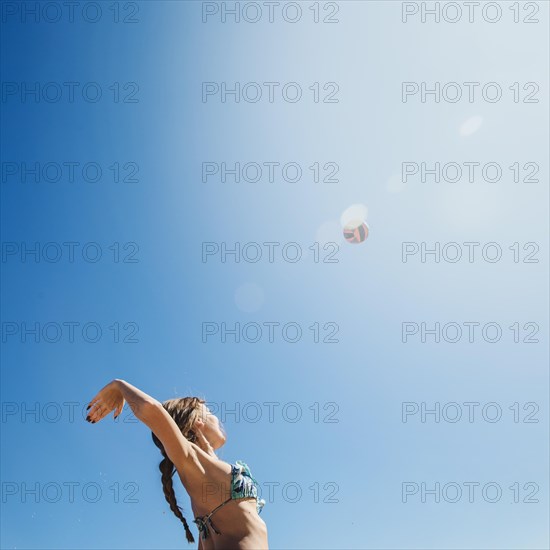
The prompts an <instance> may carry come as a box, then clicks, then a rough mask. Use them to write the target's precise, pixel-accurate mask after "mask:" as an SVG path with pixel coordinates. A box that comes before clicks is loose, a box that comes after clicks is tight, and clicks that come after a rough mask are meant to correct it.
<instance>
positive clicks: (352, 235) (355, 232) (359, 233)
mask: <svg viewBox="0 0 550 550" xmlns="http://www.w3.org/2000/svg"><path fill="white" fill-rule="evenodd" d="M368 236H369V226H368V225H367V224H366V223H365V222H364V221H351V222H348V224H347V225H346V227H344V238H345V239H346V241H348V243H352V244H359V243H362V242H363V241H364V240H365V239H366V238H367V237H368Z"/></svg>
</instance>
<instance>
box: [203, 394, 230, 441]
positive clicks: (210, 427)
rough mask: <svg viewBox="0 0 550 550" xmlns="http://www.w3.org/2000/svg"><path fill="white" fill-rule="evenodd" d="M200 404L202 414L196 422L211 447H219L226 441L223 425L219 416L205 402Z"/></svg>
mask: <svg viewBox="0 0 550 550" xmlns="http://www.w3.org/2000/svg"><path fill="white" fill-rule="evenodd" d="M201 406H202V415H201V416H200V418H199V421H198V424H199V426H200V428H201V429H202V432H203V434H204V437H206V439H208V441H209V443H210V445H212V448H213V449H219V448H220V447H221V446H222V445H223V444H224V443H225V442H226V441H227V437H226V434H225V430H224V429H223V425H222V423H221V422H220V420H219V418H218V417H217V416H216V415H215V414H213V413H212V412H211V411H210V409H209V408H208V407H207V406H206V404H204V403H202V404H201ZM201 421H202V423H201Z"/></svg>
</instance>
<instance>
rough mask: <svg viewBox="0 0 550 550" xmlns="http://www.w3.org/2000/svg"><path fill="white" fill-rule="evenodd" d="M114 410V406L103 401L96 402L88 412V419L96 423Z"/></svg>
mask: <svg viewBox="0 0 550 550" xmlns="http://www.w3.org/2000/svg"><path fill="white" fill-rule="evenodd" d="M112 410H113V406H112V405H111V406H109V405H107V404H105V403H103V402H101V401H98V402H96V403H95V405H94V406H93V407H92V408H91V409H90V411H89V412H88V416H87V419H88V418H89V419H90V421H91V422H93V423H95V422H98V421H99V420H101V419H102V418H103V417H104V416H105V415H107V414H109V412H110V411H112Z"/></svg>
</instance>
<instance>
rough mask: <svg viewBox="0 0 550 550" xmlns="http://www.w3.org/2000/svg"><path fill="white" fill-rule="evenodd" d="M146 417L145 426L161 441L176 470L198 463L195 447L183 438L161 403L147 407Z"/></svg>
mask: <svg viewBox="0 0 550 550" xmlns="http://www.w3.org/2000/svg"><path fill="white" fill-rule="evenodd" d="M144 417H145V418H144V420H145V424H147V426H148V427H149V428H150V429H151V431H152V432H153V433H154V434H155V435H156V436H157V437H158V438H159V439H160V442H161V443H162V446H163V447H164V450H165V451H166V454H167V456H168V458H169V459H170V460H171V461H172V462H173V464H174V466H176V469H178V470H179V469H180V468H183V467H184V466H187V465H188V464H189V463H191V462H192V463H197V460H196V457H195V451H194V449H193V446H192V445H191V443H190V442H189V441H188V440H187V439H186V438H185V437H184V436H183V434H182V433H181V431H180V429H179V428H178V425H177V424H176V423H175V422H174V419H173V418H172V417H171V416H170V415H169V414H168V412H167V411H166V410H165V409H164V407H163V406H162V404H161V403H160V402H156V403H151V404H149V405H147V412H146V414H145V415H144Z"/></svg>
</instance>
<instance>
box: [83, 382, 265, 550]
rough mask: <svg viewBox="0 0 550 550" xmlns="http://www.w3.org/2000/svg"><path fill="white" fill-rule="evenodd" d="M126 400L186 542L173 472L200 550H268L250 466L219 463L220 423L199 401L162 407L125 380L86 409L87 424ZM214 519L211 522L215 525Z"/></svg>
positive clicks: (117, 409)
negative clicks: (152, 450)
mask: <svg viewBox="0 0 550 550" xmlns="http://www.w3.org/2000/svg"><path fill="white" fill-rule="evenodd" d="M125 401H127V402H128V405H129V406H130V407H131V409H132V411H133V413H134V414H135V416H136V418H138V419H139V420H141V422H143V423H144V424H146V425H147V426H148V427H149V428H150V430H151V431H152V437H153V441H154V443H155V445H157V447H158V448H159V449H160V452H161V453H162V456H163V460H162V461H161V463H160V465H159V469H160V471H161V473H162V488H163V490H164V496H165V498H166V500H167V502H168V504H169V505H170V509H171V510H172V512H174V514H175V515H176V517H177V518H178V519H179V520H180V521H181V522H182V523H183V526H184V527H185V533H186V536H187V541H188V542H195V539H194V538H193V535H192V533H191V530H190V529H189V525H188V524H187V520H186V519H185V517H184V516H183V514H182V510H181V508H180V507H179V506H178V505H177V503H176V496H175V494H174V489H173V486H172V476H173V475H174V473H175V472H176V471H177V472H178V475H179V478H180V480H181V482H182V484H183V486H184V487H185V489H186V491H187V493H188V494H189V497H190V499H191V508H192V509H193V514H194V516H195V519H194V520H193V522H194V523H195V524H196V525H197V527H198V529H199V546H198V548H199V550H221V549H224V550H225V549H231V550H233V549H242V550H259V549H267V548H268V542H267V527H266V524H265V522H264V521H263V520H262V519H261V518H260V516H259V513H260V511H261V509H262V507H263V505H264V504H265V501H264V500H263V499H259V498H258V487H257V483H256V481H255V480H254V478H253V477H252V474H251V472H250V469H249V468H248V466H247V465H246V464H245V463H244V462H241V461H239V460H238V461H237V462H236V463H235V464H234V465H233V464H228V463H226V462H223V461H222V460H220V459H219V458H218V457H217V456H216V453H215V452H214V451H215V450H216V449H219V448H220V447H221V446H222V445H223V444H224V443H225V441H226V437H225V434H224V432H223V431H222V429H221V426H220V421H219V420H218V418H217V417H216V416H214V415H213V414H212V413H211V412H210V410H209V409H208V407H207V406H206V402H205V401H204V400H203V399H200V398H198V397H182V398H180V399H170V400H168V401H165V402H164V403H162V404H161V403H160V402H159V401H157V400H156V399H154V398H152V397H150V396H149V395H147V394H146V393H143V392H142V391H140V390H138V389H137V388H136V387H134V386H132V385H130V384H128V382H125V381H124V380H118V379H117V380H113V381H112V382H110V383H109V384H107V385H106V386H105V387H104V388H102V389H101V390H100V391H99V393H98V394H97V395H96V396H95V397H94V398H93V399H92V400H91V401H90V404H89V405H88V410H89V413H88V416H87V417H86V420H87V421H88V422H91V423H93V424H95V423H96V422H98V421H99V420H101V419H102V418H105V416H107V415H108V414H109V413H110V412H111V411H114V418H116V417H117V416H118V415H119V414H120V413H121V412H122V408H123V407H124V403H125ZM214 519H215V522H214Z"/></svg>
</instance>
